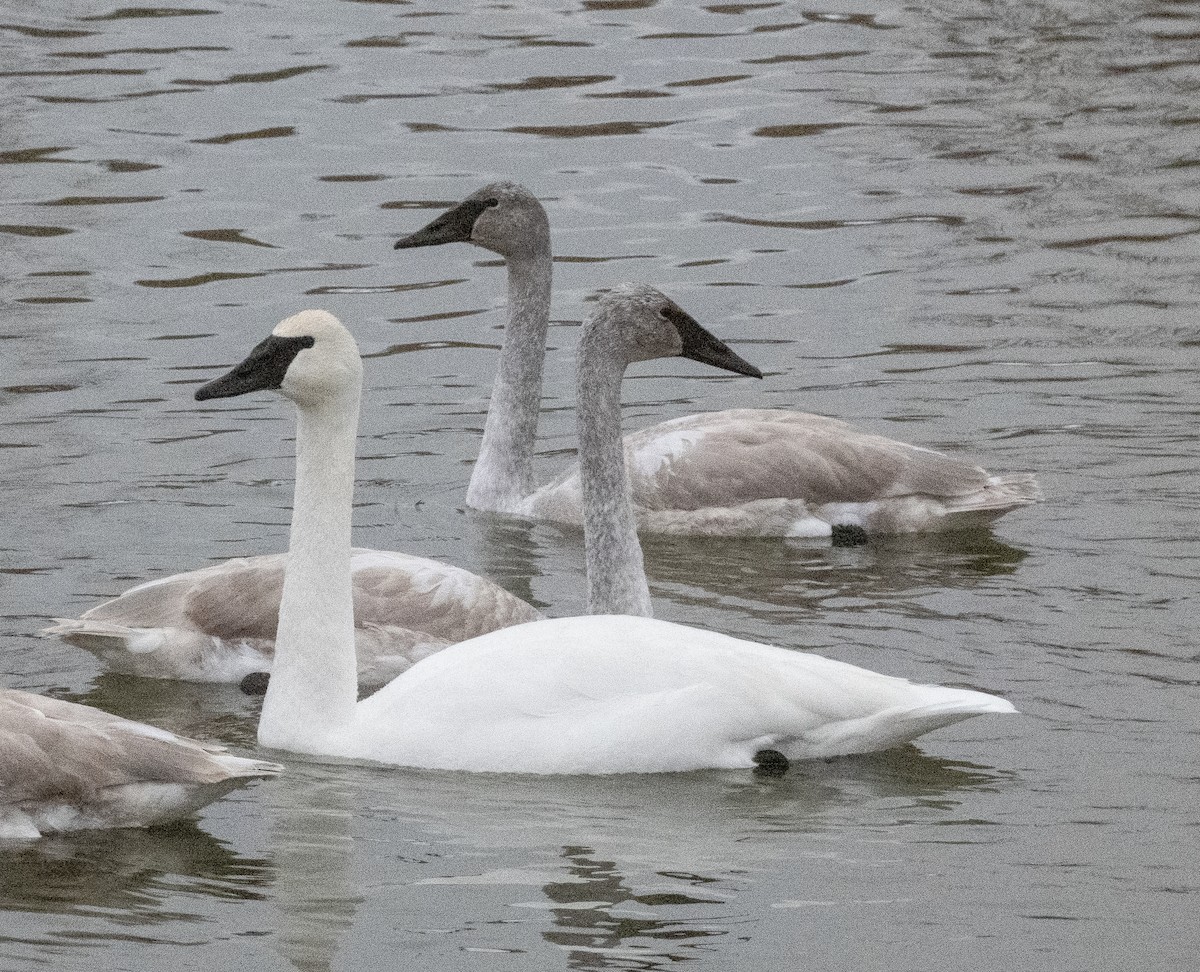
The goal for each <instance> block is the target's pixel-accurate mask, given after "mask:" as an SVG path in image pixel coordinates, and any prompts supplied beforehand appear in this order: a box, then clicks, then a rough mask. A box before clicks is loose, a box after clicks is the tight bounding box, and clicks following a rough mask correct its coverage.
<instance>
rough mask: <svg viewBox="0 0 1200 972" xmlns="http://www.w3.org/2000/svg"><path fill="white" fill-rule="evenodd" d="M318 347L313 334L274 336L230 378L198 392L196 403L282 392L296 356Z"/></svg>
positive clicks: (223, 376) (202, 386) (253, 353)
mask: <svg viewBox="0 0 1200 972" xmlns="http://www.w3.org/2000/svg"><path fill="white" fill-rule="evenodd" d="M316 343H317V340H316V338H314V337H313V336H312V335H311V334H305V335H304V336H303V337H276V336H275V335H274V334H272V335H271V336H270V337H269V338H267V339H266V340H265V341H262V342H260V343H259V344H258V345H256V346H255V348H254V350H253V351H251V352H250V353H249V354H248V355H247V356H246V360H245V361H243V362H242V363H241V364H240V365H238V366H237V367H236V368H234V369H233V370H232V371H230V372H229V373H228V374H225V375H222V376H221V377H220V378H214V379H213V380H212V381H210V382H209V383H208V384H207V385H201V386H200V387H199V388H197V389H196V401H198V402H203V401H207V400H208V399H210V398H233V397H234V396H235V395H245V394H247V393H249V392H254V391H263V390H266V389H274V388H279V387H280V386H281V385H282V384H283V377H284V375H286V374H287V370H288V368H289V367H291V364H292V362H293V361H295V360H296V355H298V354H299V353H300V352H301V351H303V350H304V349H305V348H311V347H312V346H313V345H314V344H316Z"/></svg>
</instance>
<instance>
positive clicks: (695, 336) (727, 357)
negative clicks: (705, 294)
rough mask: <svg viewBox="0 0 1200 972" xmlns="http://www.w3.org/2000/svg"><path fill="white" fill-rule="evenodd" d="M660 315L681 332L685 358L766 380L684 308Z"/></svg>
mask: <svg viewBox="0 0 1200 972" xmlns="http://www.w3.org/2000/svg"><path fill="white" fill-rule="evenodd" d="M658 313H659V314H660V315H661V316H662V317H665V318H666V319H667V320H668V321H670V322H671V323H672V324H674V325H675V330H677V331H678V332H679V339H680V340H681V341H682V342H683V350H682V351H680V352H679V353H680V354H681V355H682V356H683V357H685V358H691V359H692V360H693V361H699V362H700V363H701V364H706V365H712V366H713V367H714V368H721V369H723V370H724V371H732V372H735V373H736V374H739V375H749V376H750V377H751V378H761V377H762V372H761V371H759V370H758V369H757V368H755V367H754V365H752V364H751V363H750V362H749V361H746V360H745V359H744V358H742V357H740V356H739V355H737V354H734V352H733V351H732V350H731V349H730V347H729V345H727V344H726V343H725V342H724V341H722V340H721V339H720V338H718V337H714V336H713V335H712V334H709V333H708V331H706V330H704V328H702V327H701V326H700V324H699V322H698V321H697V320H696V319H695V318H694V317H692V315H691V314H689V313H688V312H687V311H685V310H684V309H683V308H681V307H679V306H678V305H676V304H666V305H664V306H663V307H662V309H661V310H659V312H658Z"/></svg>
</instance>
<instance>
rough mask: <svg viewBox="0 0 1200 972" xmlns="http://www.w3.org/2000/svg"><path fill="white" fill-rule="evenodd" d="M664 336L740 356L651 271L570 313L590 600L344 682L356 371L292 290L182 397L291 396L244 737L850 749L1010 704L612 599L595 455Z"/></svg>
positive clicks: (431, 752)
mask: <svg viewBox="0 0 1200 972" xmlns="http://www.w3.org/2000/svg"><path fill="white" fill-rule="evenodd" d="M301 342H307V343H301ZM676 354H686V355H687V356H689V357H693V358H695V359H696V360H700V361H705V362H708V363H710V364H715V365H718V366H720V367H726V368H729V369H731V370H737V371H742V372H743V373H751V372H752V371H753V366H751V365H748V364H747V363H746V362H743V361H742V360H741V359H740V358H738V357H737V356H736V355H734V354H733V353H732V352H731V351H729V349H728V348H726V347H725V346H724V345H723V344H721V342H719V341H716V339H715V338H712V336H711V335H709V334H707V332H704V331H703V329H702V328H700V327H699V325H698V324H696V322H695V321H694V320H693V319H692V318H690V317H689V316H688V315H687V314H686V313H685V312H683V311H682V310H681V309H680V308H679V307H678V306H677V305H675V304H674V303H672V302H671V301H669V300H668V299H667V298H665V297H664V296H663V295H662V294H660V293H658V292H657V291H655V290H653V289H651V288H647V287H626V288H621V289H619V290H618V291H617V292H615V293H613V294H610V295H608V296H607V297H605V298H604V299H603V300H602V301H601V302H600V305H599V310H598V311H597V314H596V316H595V317H594V318H593V319H592V321H590V322H589V324H588V325H586V326H585V328H584V332H583V337H582V339H581V346H580V376H579V397H580V400H579V422H580V442H581V455H582V459H583V488H584V494H585V497H586V501H587V502H586V504H585V506H586V512H587V517H586V522H585V537H586V543H587V555H588V580H589V607H590V609H591V610H592V612H593V613H592V615H591V616H589V617H584V618H566V619H561V620H542V621H536V622H531V623H528V624H524V625H519V626H516V627H511V628H506V629H503V630H501V631H496V632H492V633H490V634H486V635H482V636H480V637H477V638H473V639H471V640H469V641H465V642H461V643H459V644H456V645H453V646H451V647H449V648H447V649H445V650H443V651H442V652H439V653H437V654H434V655H431V656H430V657H428V658H425V659H424V660H422V661H420V662H418V663H417V664H415V665H413V666H412V667H411V668H410V669H409V670H408V671H406V672H405V673H404V674H402V675H400V676H399V677H398V678H396V679H394V680H393V681H392V682H390V683H389V684H388V685H386V686H384V687H383V688H382V689H380V690H379V691H378V692H377V693H375V694H374V695H372V696H370V697H369V698H367V699H364V700H363V701H361V702H359V701H358V700H357V698H356V695H355V684H354V678H353V674H354V672H353V668H354V653H353V648H354V646H353V615H352V607H353V604H352V596H351V589H350V583H349V563H350V523H351V511H352V499H353V485H354V445H355V429H356V426H357V421H358V410H359V400H360V393H361V386H362V379H361V362H360V360H359V357H358V352H357V348H356V346H355V344H354V341H353V339H352V338H351V337H350V335H349V333H348V332H347V331H346V330H345V329H344V328H343V327H342V326H341V325H340V324H339V323H338V322H337V320H336V319H335V318H333V317H332V316H331V315H329V314H327V313H324V312H321V311H305V312H303V313H301V314H297V315H295V316H294V317H291V318H288V319H287V320H285V321H283V322H282V323H281V324H280V325H279V326H278V327H277V328H276V329H275V331H274V333H273V334H272V336H271V338H268V340H267V341H265V342H263V344H262V345H260V346H259V348H257V349H255V352H254V353H252V355H251V357H250V358H248V359H247V361H246V362H245V363H243V365H241V366H239V367H238V368H237V369H235V370H234V371H233V372H231V373H230V374H229V375H227V376H224V377H222V378H218V379H216V380H215V381H213V382H210V383H209V384H208V385H205V386H203V387H202V388H201V389H200V390H199V391H198V392H197V393H196V394H197V398H203V399H208V398H217V397H228V396H232V395H239V394H244V393H246V392H249V391H254V390H257V389H259V388H279V389H280V390H281V391H282V393H283V394H284V395H285V396H287V397H288V398H291V399H292V400H293V401H294V402H295V403H296V404H297V406H298V427H297V439H296V441H297V450H296V461H297V476H296V495H295V503H294V507H293V509H294V512H293V518H292V533H291V545H290V548H289V554H288V557H289V560H288V569H287V574H286V579H285V583H284V591H283V597H282V603H281V607H280V616H279V630H278V637H277V642H276V658H275V667H274V669H273V671H272V674H271V681H270V687H269V688H268V690H267V695H266V698H265V700H264V703H263V711H262V717H261V719H260V721H259V730H258V738H259V742H260V743H261V744H263V745H264V746H268V747H274V748H279V749H287V750H292V751H296V752H303V753H309V754H312V755H315V756H326V757H339V758H345V759H362V760H372V761H376V762H380V763H386V764H390V765H400V766H416V767H429V768H441V769H461V770H476V771H494V772H521V773H625V772H663V771H678V770H692V769H701V768H706V767H709V768H711V767H724V768H732V767H746V766H750V765H753V763H754V757H755V754H756V753H760V752H761V751H762V750H764V749H765V750H776V751H778V752H781V753H783V754H784V755H785V756H787V757H789V758H791V757H796V758H805V757H811V756H831V755H839V754H845V753H855V752H866V751H871V750H875V749H881V748H886V747H889V746H894V745H898V744H900V743H903V742H907V741H908V740H911V739H913V738H915V737H916V736H919V735H921V734H923V733H925V732H928V731H929V730H931V729H934V728H937V727H939V726H945V725H950V724H952V723H954V722H957V721H959V720H960V719H965V718H968V717H970V716H973V715H979V714H983V713H989V712H994V713H1002V712H1012V711H1014V710H1013V707H1012V706H1011V705H1010V704H1009V703H1008V702H1006V701H1004V700H1003V699H999V698H996V697H995V696H990V695H986V694H983V693H980V692H974V691H969V690H964V689H952V688H941V687H937V686H928V685H914V684H912V683H909V682H907V681H905V680H903V679H899V678H892V677H888V676H884V675H879V674H876V673H874V672H870V671H867V670H865V669H861V668H857V667H855V666H852V665H847V664H844V663H840V662H836V661H830V660H828V659H824V658H819V657H817V656H814V655H809V654H804V653H800V652H795V651H790V650H787V649H783V648H777V647H773V646H770V645H760V644H754V643H752V642H747V641H740V640H737V639H734V638H729V637H726V636H724V635H720V634H715V633H712V632H707V631H702V630H698V629H695V628H690V627H686V626H683V625H676V624H669V623H667V622H662V621H654V620H653V619H650V618H648V617H628V616H623V615H628V614H646V613H648V612H649V596H648V591H647V588H646V579H645V574H644V572H643V571H642V567H641V557H640V550H639V549H638V546H637V537H636V532H635V529H634V524H633V519H632V514H631V511H630V509H629V500H628V482H627V479H626V477H625V472H624V465H623V463H621V462H620V461H615V462H614V461H613V460H614V456H615V457H618V458H619V456H620V450H621V441H620V421H619V419H620V414H619V411H620V384H621V376H622V373H623V372H624V370H625V367H626V365H627V364H629V363H630V362H632V361H638V360H646V359H648V358H652V357H662V356H668V355H676ZM281 360H282V361H288V362H290V363H289V364H288V365H287V368H286V372H285V373H284V374H283V376H282V378H280V379H276V380H275V383H272V371H271V367H272V365H271V363H272V362H279V361H281ZM264 361H265V362H267V364H266V365H261V362H264ZM256 362H259V364H258V365H256ZM260 365H261V367H260ZM259 372H261V373H262V374H264V375H265V377H263V378H262V379H261V380H258V379H256V377H255V376H256V375H257V374H259Z"/></svg>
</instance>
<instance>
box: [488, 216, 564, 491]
mask: <svg viewBox="0 0 1200 972" xmlns="http://www.w3.org/2000/svg"><path fill="white" fill-rule="evenodd" d="M550 277H551V257H550V242H549V239H548V238H547V239H546V241H545V245H544V246H542V245H538V246H534V247H532V248H531V250H530V252H528V253H526V254H522V255H519V256H509V257H508V324H507V326H506V328H505V331H504V345H503V347H502V348H501V350H500V365H499V367H498V368H497V370H496V379H495V384H494V385H493V386H492V400H491V404H490V405H489V406H488V414H487V422H486V424H485V426H484V430H483V442H482V443H481V444H480V447H479V458H478V459H477V460H476V462H475V469H474V471H473V472H472V473H471V482H470V485H469V486H468V487H467V504H468V505H469V506H473V507H475V508H476V509H481V510H491V511H493V512H496V513H517V512H519V510H520V506H521V503H522V502H523V501H524V500H525V499H526V498H527V497H528V496H529V495H530V494H532V493H533V491H534V489H535V488H536V485H537V484H536V481H535V480H534V475H533V449H534V442H535V440H536V438H537V426H538V413H539V411H540V410H541V404H542V363H543V361H544V360H545V357H546V332H547V330H548V329H549V326H550Z"/></svg>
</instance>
